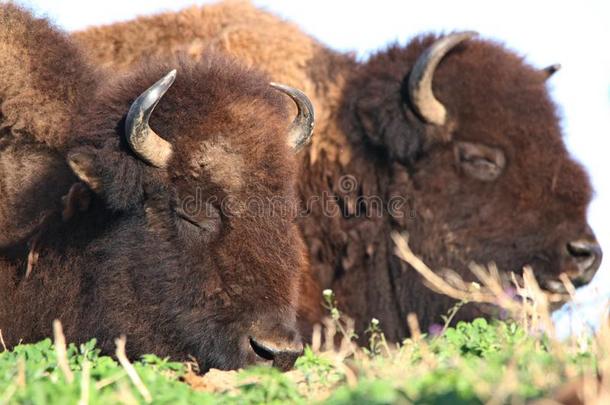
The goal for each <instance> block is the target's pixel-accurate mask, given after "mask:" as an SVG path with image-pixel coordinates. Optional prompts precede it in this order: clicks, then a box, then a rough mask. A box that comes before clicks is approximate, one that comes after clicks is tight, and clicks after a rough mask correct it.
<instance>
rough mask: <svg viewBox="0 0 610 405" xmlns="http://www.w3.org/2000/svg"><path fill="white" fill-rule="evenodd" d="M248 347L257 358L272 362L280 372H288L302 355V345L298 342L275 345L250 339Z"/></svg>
mask: <svg viewBox="0 0 610 405" xmlns="http://www.w3.org/2000/svg"><path fill="white" fill-rule="evenodd" d="M250 346H251V347H252V350H253V351H254V353H256V355H257V356H258V357H260V358H262V359H265V360H273V366H274V367H276V368H279V369H280V370H282V371H288V370H290V369H291V368H292V367H293V366H294V362H295V361H296V360H297V358H298V357H299V356H300V355H301V354H302V353H303V345H302V344H301V343H300V342H298V341H295V342H293V343H286V344H275V343H272V342H268V341H265V340H261V339H255V338H253V337H250Z"/></svg>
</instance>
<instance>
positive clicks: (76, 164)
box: [67, 149, 102, 193]
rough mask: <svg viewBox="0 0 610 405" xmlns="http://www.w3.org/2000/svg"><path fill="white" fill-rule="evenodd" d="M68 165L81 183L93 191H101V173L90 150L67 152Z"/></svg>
mask: <svg viewBox="0 0 610 405" xmlns="http://www.w3.org/2000/svg"><path fill="white" fill-rule="evenodd" d="M67 160H68V165H69V166H70V168H71V169H72V171H73V172H74V174H75V175H76V177H78V178H79V179H80V180H81V181H82V182H83V183H85V184H86V185H87V186H89V188H90V189H91V190H93V191H94V192H95V193H100V192H101V191H102V179H101V173H100V172H99V169H98V168H97V166H96V156H95V155H94V154H93V152H92V151H89V150H86V149H80V150H78V151H75V152H71V153H69V154H68V159H67Z"/></svg>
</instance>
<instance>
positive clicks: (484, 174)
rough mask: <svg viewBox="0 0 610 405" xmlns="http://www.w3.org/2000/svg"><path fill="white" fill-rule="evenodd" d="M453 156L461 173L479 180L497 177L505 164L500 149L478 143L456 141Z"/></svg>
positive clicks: (490, 179) (489, 179)
mask: <svg viewBox="0 0 610 405" xmlns="http://www.w3.org/2000/svg"><path fill="white" fill-rule="evenodd" d="M455 157H456V163H457V164H458V167H459V168H460V169H461V170H462V172H463V173H465V174H466V175H468V176H470V177H473V178H475V179H477V180H481V181H492V180H495V179H497V178H498V176H500V174H502V171H503V170H504V167H505V166H506V158H505V157H504V152H502V150H500V149H498V148H493V147H490V146H486V145H481V144H478V143H471V142H457V143H456V145H455Z"/></svg>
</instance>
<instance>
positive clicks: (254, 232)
mask: <svg viewBox="0 0 610 405" xmlns="http://www.w3.org/2000/svg"><path fill="white" fill-rule="evenodd" d="M0 21H1V22H2V24H1V28H0V32H1V35H2V39H3V41H2V45H3V46H4V47H5V48H7V49H8V55H9V56H14V57H15V58H16V59H15V60H13V62H15V65H14V66H10V65H7V64H4V65H2V70H0V77H1V78H2V82H3V83H2V86H3V87H2V92H1V93H0V98H1V100H0V101H2V116H1V118H2V127H3V129H2V131H3V132H2V141H3V142H4V144H3V149H2V155H0V162H2V165H1V166H0V169H1V170H0V174H1V176H0V181H1V183H0V184H2V187H3V189H4V187H5V185H7V184H8V185H9V186H10V187H9V188H8V191H9V195H10V196H11V198H13V199H14V200H10V201H6V200H4V199H3V201H2V207H3V210H6V211H3V212H6V213H7V214H6V215H5V216H3V217H2V224H3V225H2V226H3V227H4V226H7V225H6V224H8V226H10V224H11V221H10V219H11V218H10V216H11V212H12V211H14V210H17V211H19V210H21V207H20V206H19V204H15V205H13V203H14V201H24V204H25V205H28V204H31V205H30V207H31V208H28V210H29V211H23V212H24V214H23V215H24V217H27V215H34V216H35V214H36V213H37V211H39V212H40V213H43V212H44V215H43V217H44V218H43V220H41V221H38V223H37V225H36V226H34V227H33V228H34V229H32V230H29V229H28V233H27V234H23V235H20V234H19V233H16V232H13V233H11V234H10V235H9V237H8V238H6V240H3V241H2V243H1V244H0V253H1V254H2V256H0V291H2V293H1V294H0V329H2V332H3V335H4V339H5V341H6V343H7V344H8V345H14V344H17V343H18V342H19V341H21V340H23V341H35V340H38V339H41V338H43V337H45V336H48V335H49V333H50V327H51V323H52V320H53V319H55V318H58V319H60V320H61V322H62V323H63V325H64V330H65V332H66V335H67V338H68V339H69V340H70V341H75V342H82V341H84V340H87V339H90V338H91V337H95V338H97V340H98V343H99V345H100V346H101V348H102V349H103V350H104V351H105V352H112V351H113V349H114V343H113V340H114V338H116V337H117V336H119V335H120V334H126V335H127V338H128V342H129V344H128V354H129V355H131V356H138V355H141V354H144V353H156V354H158V355H161V356H171V357H172V358H174V359H186V358H187V357H188V356H189V355H192V356H194V357H195V358H196V359H197V360H198V362H199V364H200V366H201V368H202V370H207V369H208V368H210V367H217V368H236V367H242V366H244V365H247V364H251V363H254V362H259V361H272V362H273V364H274V365H276V366H277V367H279V368H282V369H287V368H290V367H291V366H292V364H293V363H294V361H295V359H296V358H297V356H298V355H299V354H300V353H301V350H302V345H301V343H300V336H299V333H298V331H297V328H296V302H297V297H298V294H299V288H298V287H299V280H300V274H301V273H302V270H303V269H304V267H305V266H306V265H307V263H306V260H305V256H304V250H305V248H304V245H303V243H302V241H301V239H300V236H299V233H298V229H297V226H296V224H295V223H294V218H293V216H294V210H290V209H289V208H291V206H292V205H293V202H294V200H295V198H296V193H295V191H294V182H295V180H296V179H295V175H296V171H297V170H296V166H295V161H294V156H293V155H294V149H295V148H299V147H301V146H302V145H303V144H304V143H306V141H307V139H308V138H309V136H310V135H311V129H312V125H313V110H312V109H311V105H310V104H309V101H308V100H307V98H306V97H305V96H304V94H303V93H301V92H299V91H298V90H295V89H293V88H290V87H287V86H283V85H278V84H273V85H272V86H270V85H269V83H268V80H267V78H266V77H265V76H264V75H263V74H261V73H258V72H257V71H254V70H251V69H245V68H244V67H242V66H240V65H239V64H237V63H235V62H233V61H231V60H229V59H227V58H226V57H221V56H212V55H208V56H207V57H206V58H205V60H202V61H201V62H192V61H186V60H180V59H169V60H167V61H166V63H160V62H159V63H155V62H150V63H148V64H147V65H146V66H142V67H139V68H135V69H133V70H132V71H130V72H128V73H126V74H124V75H119V76H118V77H113V76H116V74H114V73H112V74H109V73H103V72H97V73H93V71H92V70H88V69H86V68H84V70H82V71H80V70H79V69H80V68H81V66H84V65H83V63H81V62H82V61H81V59H80V58H79V52H78V49H77V47H75V46H74V45H72V44H71V42H70V40H69V39H68V38H66V37H65V36H64V35H62V34H61V33H57V32H56V31H55V30H54V29H52V28H50V27H49V26H48V24H47V23H46V22H45V21H42V20H36V19H34V18H32V17H31V16H30V15H28V14H27V13H26V12H24V11H22V10H20V9H18V8H16V7H15V6H12V5H3V6H2V7H0ZM3 53H4V55H6V54H7V52H3ZM19 57H20V58H22V60H19V59H18V58H19ZM18 62H20V63H18ZM11 69H13V70H11ZM172 69H175V70H172ZM168 71H169V73H168ZM20 87H21V89H22V90H23V91H24V92H25V94H20V93H19V88H20ZM274 87H275V88H274ZM7 89H8V90H7ZM278 90H280V91H281V92H283V93H285V94H287V95H289V96H290V98H292V99H293V100H294V102H295V103H296V105H297V106H298V114H297V118H296V119H295V120H294V121H293V123H292V124H291V126H290V127H287V126H288V124H290V122H289V121H290V120H289V112H288V110H287V109H286V104H285V101H286V100H285V97H284V96H283V95H282V94H281V93H280V91H278ZM47 101H48V103H49V104H48V105H47V106H46V108H45V107H43V106H40V105H38V103H45V102H47ZM47 115H48V117H49V123H46V122H45V118H46V117H47ZM13 117H15V118H14V119H13ZM62 118H64V119H66V121H64V120H63V119H62ZM53 131H56V132H53ZM54 134H57V135H56V136H53V135H54ZM45 136H46V137H47V138H50V139H47V138H45ZM287 139H288V141H287ZM53 142H57V144H55V143H53ZM4 145H6V146H4ZM47 162H49V163H47ZM66 173H68V174H66ZM72 173H73V174H72ZM19 176H25V179H26V180H27V181H26V182H22V183H21V186H22V188H20V187H19V181H18V178H19ZM29 179H33V180H29ZM38 187H39V188H40V189H42V190H43V191H44V193H43V194H41V195H38V194H37V189H38ZM55 188H57V190H55ZM63 194H66V196H65V197H64V198H63V206H62V207H61V209H59V210H58V209H54V208H53V207H54V202H55V199H56V200H57V202H58V203H59V202H60V198H59V197H58V196H61V195H63ZM39 200H40V201H39ZM30 201H33V202H30ZM251 201H256V202H263V203H265V202H269V204H263V205H261V204H251V203H250V202H251ZM42 205H46V207H44V209H43V208H39V206H42ZM291 213H292V214H291ZM26 214H27V215H26ZM291 215H292V216H291ZM13 220H14V221H18V220H19V221H21V220H22V217H21V216H19V217H13ZM33 222H34V221H33ZM9 229H10V228H9ZM28 241H29V244H28V243H27V242H28Z"/></svg>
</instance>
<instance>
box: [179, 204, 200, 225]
mask: <svg viewBox="0 0 610 405" xmlns="http://www.w3.org/2000/svg"><path fill="white" fill-rule="evenodd" d="M176 216H177V217H178V218H180V219H182V220H184V221H186V222H188V223H190V224H191V225H194V226H196V227H197V228H203V227H202V226H201V224H199V223H198V222H197V221H195V220H194V219H192V218H191V217H189V216H188V215H187V214H186V213H185V212H184V211H183V210H182V208H176Z"/></svg>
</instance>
